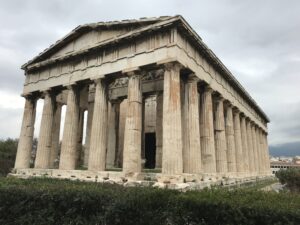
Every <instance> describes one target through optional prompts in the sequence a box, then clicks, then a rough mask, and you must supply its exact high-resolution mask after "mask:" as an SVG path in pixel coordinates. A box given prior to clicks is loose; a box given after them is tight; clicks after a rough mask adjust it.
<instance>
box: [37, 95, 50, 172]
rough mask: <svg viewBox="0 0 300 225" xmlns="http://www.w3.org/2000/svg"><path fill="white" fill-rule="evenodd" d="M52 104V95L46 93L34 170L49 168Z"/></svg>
mask: <svg viewBox="0 0 300 225" xmlns="http://www.w3.org/2000/svg"><path fill="white" fill-rule="evenodd" d="M54 104H55V99H54V96H53V94H52V93H51V92H50V91H46V92H45V99H44V107H43V113H42V119H41V128H40V134H39V139H38V146H37V151H36V158H35V164H34V168H38V169H48V168H49V167H50V153H51V144H52V131H53V130H52V129H53V123H54V122H53V121H54Z"/></svg>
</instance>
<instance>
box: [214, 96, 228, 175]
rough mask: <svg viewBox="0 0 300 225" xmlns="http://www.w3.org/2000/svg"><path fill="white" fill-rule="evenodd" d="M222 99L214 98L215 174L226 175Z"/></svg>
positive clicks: (225, 145)
mask: <svg viewBox="0 0 300 225" xmlns="http://www.w3.org/2000/svg"><path fill="white" fill-rule="evenodd" d="M223 101H224V99H223V98H220V97H218V98H216V102H215V106H216V109H215V145H216V164H217V165H216V167H217V173H221V174H225V173H227V171H228V170H227V144H226V135H225V121H224V105H223Z"/></svg>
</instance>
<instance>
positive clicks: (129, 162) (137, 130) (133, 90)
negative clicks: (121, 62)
mask: <svg viewBox="0 0 300 225" xmlns="http://www.w3.org/2000/svg"><path fill="white" fill-rule="evenodd" d="M128 76H129V80H128V106H127V114H126V121H125V133H124V150H123V172H125V173H126V174H130V173H138V172H141V150H142V103H143V99H142V98H143V96H142V83H141V74H140V72H139V71H135V72H130V73H128Z"/></svg>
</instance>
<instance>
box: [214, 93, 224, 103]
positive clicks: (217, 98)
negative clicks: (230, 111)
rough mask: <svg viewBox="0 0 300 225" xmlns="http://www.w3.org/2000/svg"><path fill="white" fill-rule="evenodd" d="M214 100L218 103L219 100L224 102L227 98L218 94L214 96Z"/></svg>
mask: <svg viewBox="0 0 300 225" xmlns="http://www.w3.org/2000/svg"><path fill="white" fill-rule="evenodd" d="M214 100H215V101H216V102H217V103H218V102H223V104H224V101H225V98H223V96H222V95H218V96H215V97H214Z"/></svg>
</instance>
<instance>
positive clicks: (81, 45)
mask: <svg viewBox="0 0 300 225" xmlns="http://www.w3.org/2000/svg"><path fill="white" fill-rule="evenodd" d="M131 29H133V28H123V29H109V30H92V31H88V32H86V33H84V34H81V35H80V36H79V37H77V38H76V39H74V40H72V41H71V42H69V43H67V44H65V45H64V46H62V47H61V48H60V49H59V50H57V51H56V52H55V53H53V54H52V55H50V56H49V57H48V59H51V58H57V57H62V56H64V55H67V54H70V53H73V52H76V51H80V50H83V49H86V48H89V47H93V46H95V45H96V44H98V43H101V42H103V41H106V40H109V39H111V38H113V37H116V36H118V35H122V34H125V33H127V32H128V31H130V30H131Z"/></svg>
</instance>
